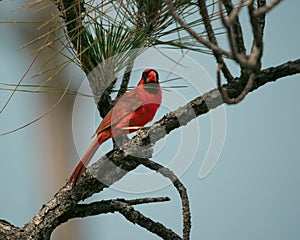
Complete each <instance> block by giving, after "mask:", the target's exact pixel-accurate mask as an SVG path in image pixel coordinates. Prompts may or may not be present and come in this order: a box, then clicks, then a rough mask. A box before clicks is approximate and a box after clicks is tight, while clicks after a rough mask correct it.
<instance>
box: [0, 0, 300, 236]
mask: <svg viewBox="0 0 300 240" xmlns="http://www.w3.org/2000/svg"><path fill="white" fill-rule="evenodd" d="M13 4H14V6H16V5H15V4H16V3H11V2H3V1H2V2H1V3H0V5H1V7H0V16H1V18H0V20H1V21H3V20H7V19H9V20H17V19H20V18H21V17H20V15H21V16H25V17H24V18H23V20H24V19H28V18H29V17H28V16H27V17H26V14H28V12H27V11H30V10H26V9H23V10H20V11H21V14H18V13H16V12H11V11H8V10H7V9H10V10H11V9H13V8H14V7H12V6H13ZM299 7H300V3H299V1H283V2H282V3H281V4H280V5H279V6H278V7H277V8H276V9H274V10H273V11H272V12H271V13H270V15H268V17H267V22H266V28H265V49H264V56H263V68H266V67H270V66H275V65H279V64H281V63H284V62H286V61H288V60H295V59H297V58H299V56H300V48H299V46H298V44H299V40H300V36H299V31H298V28H299V27H298V23H299V20H300V19H299V14H298V9H299ZM22 14H24V15H22ZM21 19H22V18H21ZM29 29H30V25H26V24H12V23H9V24H8V23H1V24H0V31H1V32H2V33H4V32H5V34H2V36H1V38H0V43H1V44H0V52H1V54H0V63H1V64H0V70H1V79H0V82H1V83H3V82H6V83H16V82H17V81H18V80H19V79H20V77H21V76H22V75H23V74H24V72H25V71H26V69H27V67H28V65H29V64H30V61H31V60H30V59H32V57H33V56H32V55H30V50H28V49H23V50H20V51H16V49H17V48H18V47H20V46H21V45H22V44H24V43H26V42H27V41H28V39H26V38H24V35H25V32H26V31H29ZM189 56H190V57H192V58H193V59H194V60H195V61H197V64H200V65H201V66H202V68H203V71H204V72H206V73H207V76H206V77H205V81H206V80H208V79H209V78H211V79H214V78H215V71H216V65H215V61H214V60H213V59H212V57H210V56H207V55H196V54H190V55H189ZM156 61H158V59H153V63H151V59H150V63H149V64H151V65H155V64H156V63H155V62H156ZM140 67H141V68H142V67H143V66H140ZM145 67H148V66H145ZM35 71H37V69H33V70H32V71H31V75H30V76H32V75H33V74H34V72H35ZM70 71H71V70H70ZM162 75H163V74H162ZM138 77H139V74H137V77H136V78H138ZM42 80H43V79H42ZM26 81H28V82H33V81H36V80H35V79H34V80H32V79H30V78H27V79H26ZM136 81H137V79H136V80H133V81H132V84H133V85H134V84H136ZM209 81H210V80H209ZM193 84H194V85H197V81H195V82H192V83H191V85H193ZM299 88H300V82H299V76H292V77H286V78H284V79H280V80H278V81H277V82H275V83H269V84H267V85H265V86H263V87H262V88H260V89H258V90H257V91H255V92H253V93H251V94H249V95H248V96H247V97H246V99H245V100H244V101H243V102H242V103H240V104H238V105H236V106H225V107H224V109H225V113H226V125H225V126H226V136H225V138H224V147H223V149H222V152H221V155H220V158H219V160H218V162H217V164H216V167H215V168H214V169H213V170H212V171H211V173H210V174H209V175H208V176H207V177H206V178H204V179H200V178H199V169H200V166H201V164H202V161H203V159H204V158H205V154H206V152H207V149H208V148H209V141H210V138H211V137H212V136H211V133H212V132H213V130H212V127H213V126H212V120H211V119H212V114H213V113H211V114H206V115H205V116H201V117H200V118H199V119H197V120H195V121H193V122H192V123H191V125H189V126H187V127H183V128H182V129H180V130H178V131H175V132H174V133H172V134H171V135H170V136H169V137H168V138H167V140H166V142H163V143H159V144H158V145H159V146H160V144H161V145H162V146H163V147H165V148H166V149H169V150H168V151H170V152H168V151H166V150H165V152H164V151H160V149H159V147H158V150H157V151H158V156H157V158H154V160H155V161H158V162H161V163H164V161H167V163H169V162H168V160H166V157H165V156H166V155H167V154H168V153H170V154H173V152H172V147H174V146H175V145H176V146H177V145H179V146H180V149H181V148H184V146H188V145H192V144H193V141H194V140H195V139H196V141H197V142H199V144H200V145H199V146H198V148H197V149H196V150H195V156H193V159H192V160H193V161H192V162H191V164H190V166H189V167H188V169H187V170H186V171H185V172H184V173H183V174H182V175H181V180H182V181H183V183H184V184H185V186H186V187H187V189H188V193H189V196H190V199H191V209H192V227H193V228H192V239H205V240H216V239H245V240H247V239H273V240H276V239H278V240H279V239H299V237H300V228H299V226H300V207H299V202H300V190H299V182H300V177H299V176H300V174H299V171H300V161H299V137H300V129H299V126H298V124H299V122H300V110H299V105H298V103H299V100H298V89H299ZM201 90H202V89H200V91H201ZM186 91H187V90H185V89H182V90H179V93H178V94H179V95H180V96H182V95H184V97H183V98H182V99H181V101H182V102H180V104H183V102H184V101H185V100H186V101H188V100H189V99H192V97H193V96H194V95H196V94H197V91H198V90H197V91H193V89H192V87H190V91H189V92H186ZM202 91H205V90H202ZM8 94H9V92H7V91H2V90H1V91H0V104H1V106H2V104H3V103H4V99H6V98H7V97H8ZM174 95H175V96H177V95H176V94H175V93H174ZM164 96H165V99H168V96H169V97H170V99H171V97H172V96H171V95H168V93H164ZM166 101H167V100H166ZM66 102H67V103H65V104H67V105H68V104H69V105H68V106H70V112H71V114H72V111H73V114H74V110H73V105H72V104H71V103H70V102H72V97H68V99H67V100H66ZM89 104H90V103H89ZM90 106H91V109H87V110H85V111H87V112H83V113H82V115H85V116H86V117H87V118H89V114H88V113H90V112H91V114H95V111H96V110H95V109H94V107H93V104H92V103H91V104H90ZM167 107H170V106H169V105H167V104H166V107H165V108H162V109H161V110H160V112H159V113H158V116H157V119H159V118H160V117H162V116H163V114H164V113H165V112H166V111H167ZM43 111H45V105H44V100H42V96H31V95H29V94H20V93H18V94H16V95H15V97H14V98H13V99H12V101H11V102H10V104H9V105H8V107H7V108H6V109H5V111H3V112H2V113H1V114H0V126H1V129H0V130H1V133H2V132H4V131H8V130H11V129H14V128H15V127H18V126H20V125H21V124H24V123H26V122H28V121H30V120H32V119H33V118H34V117H35V116H37V115H38V114H40V113H41V112H43ZM61 114H62V113H61V111H60V110H59V109H58V110H55V111H53V112H52V113H51V117H50V116H49V117H46V118H45V119H42V120H41V121H39V122H38V123H35V124H33V125H31V126H29V127H27V128H25V129H23V130H21V131H19V132H16V133H14V134H11V135H7V136H3V137H0V152H1V156H2V158H1V159H2V161H1V166H2V167H1V169H3V171H2V174H1V177H0V179H1V180H0V184H1V190H2V191H1V204H0V218H1V219H2V218H3V219H6V220H8V221H10V222H11V223H13V224H15V225H17V226H22V225H23V224H24V223H26V222H27V221H29V220H30V219H31V217H32V216H33V215H34V214H35V213H36V212H37V211H38V210H39V209H40V207H41V206H42V204H44V203H45V202H46V201H47V200H48V199H49V198H51V196H52V195H53V194H54V193H55V192H56V191H57V189H58V188H59V187H60V186H62V185H63V184H64V183H65V179H67V177H68V175H69V173H70V172H71V170H72V168H73V166H74V165H75V163H76V161H78V159H79V157H80V156H81V155H82V154H81V152H80V151H81V150H79V149H78V148H77V150H78V151H79V153H78V152H76V151H75V147H74V142H76V140H74V139H73V138H72V137H69V138H67V139H61V138H60V137H59V134H57V135H56V134H54V133H53V136H54V137H53V136H52V137H51V139H52V140H51V141H52V142H51V143H49V142H48V141H49V138H50V136H49V135H47V134H49V132H50V133H51V131H52V130H51V129H50V131H49V129H48V131H45V130H44V129H45V128H47V127H48V126H49V121H53V119H58V120H57V121H58V123H59V122H60V121H59V119H60V118H61ZM92 117H93V116H92ZM93 121H96V122H97V121H99V119H97V118H96V119H95V120H94V118H93ZM64 123H65V124H66V126H65V127H64V128H63V129H65V130H66V131H68V132H70V133H69V134H70V135H71V131H72V127H71V126H72V117H69V118H67V119H65V121H64ZM92 123H93V122H92ZM95 127H96V126H93V125H92V124H91V126H85V128H84V129H86V130H83V131H84V132H86V135H87V136H90V135H91V134H89V132H91V131H93V129H94V128H95ZM196 130H197V131H199V132H200V135H199V136H200V138H199V139H198V138H197V136H198V135H193V133H194V132H195V131H196ZM53 131H54V130H53ZM197 133H198V132H197ZM51 134H52V133H51ZM185 134H187V135H188V136H190V138H189V139H188V140H186V138H185ZM55 136H56V137H55ZM84 138H85V139H87V141H86V142H85V140H84V139H82V140H81V141H83V142H85V143H83V144H86V146H87V145H88V143H89V142H88V141H90V139H89V138H88V137H85V136H84ZM172 138H174V139H175V140H173V141H174V143H173V142H171V139H172ZM176 139H177V140H176ZM178 139H179V140H178ZM53 141H54V143H53ZM63 141H68V144H67V145H70V147H69V148H70V149H71V150H72V153H70V155H69V156H71V157H70V160H69V162H68V163H62V165H61V168H60V166H59V165H55V167H54V166H53V165H52V164H51V161H53V159H52V157H51V154H50V153H49V149H48V147H49V148H50V145H51V144H57V149H60V148H59V145H61V144H62V142H63ZM189 141H191V142H189ZM48 145H49V146H48ZM51 146H52V145H51ZM54 146H55V145H54ZM76 147H77V146H76ZM79 148H83V149H84V146H82V147H81V146H79ZM109 148H110V145H109V143H108V144H106V145H105V146H103V147H102V148H101V151H103V152H105V151H106V150H108V149H109ZM54 149H56V148H54ZM59 151H62V152H63V154H65V152H64V149H60V150H59ZM82 151H84V150H82ZM159 153H161V156H159ZM163 154H165V155H163ZM181 159H182V161H186V160H185V159H184V157H181ZM58 172H59V173H58ZM145 172H146V170H145V169H143V168H139V169H138V170H137V174H138V173H145ZM153 176H154V178H155V180H153V181H158V182H160V181H163V179H162V178H161V177H160V176H156V174H153ZM126 181H129V182H130V179H126V178H125V179H124V183H126ZM138 182H141V183H139V184H137V185H136V186H130V189H131V190H130V191H125V190H122V188H121V189H120V186H121V187H122V183H119V185H116V186H113V187H112V189H108V190H105V191H104V192H103V193H101V194H97V195H96V196H95V197H93V200H100V199H108V198H113V197H124V198H129V199H130V198H138V197H144V196H170V197H171V198H172V201H171V202H170V203H162V204H152V205H147V206H138V207H136V208H137V209H139V210H141V211H142V212H143V213H144V214H145V215H147V216H151V217H153V218H154V219H157V220H158V221H161V222H163V223H165V225H166V226H168V227H170V228H172V229H174V230H175V231H176V232H177V233H180V231H181V230H180V229H181V216H180V202H179V198H178V195H177V193H176V192H175V190H174V189H173V187H172V186H171V185H167V186H165V187H164V188H161V189H159V188H158V189H154V190H153V189H152V190H151V191H150V190H149V191H147V192H146V193H142V192H141V189H143V185H142V183H144V182H143V181H141V180H139V181H138ZM146 184H147V183H146ZM90 201H91V200H90ZM70 224H71V225H72V224H76V226H78V229H79V233H78V236H79V239H83V238H84V239H88V240H92V239H100V236H101V239H119V238H120V236H122V237H123V238H124V239H132V238H134V239H138V238H139V239H150V240H152V239H158V238H157V237H156V236H155V235H152V234H150V233H148V232H146V231H145V230H144V229H142V228H140V227H138V226H135V225H133V224H132V223H129V222H127V221H125V220H124V218H123V217H122V216H121V215H119V214H108V215H102V216H97V217H91V218H87V219H83V220H82V219H79V220H73V221H71V223H70ZM116 226H117V228H118V231H116V230H115V229H116ZM63 227H64V226H62V228H63ZM57 236H58V235H56V233H55V234H54V236H53V239H55V240H58V237H57ZM80 236H81V237H80ZM83 236H84V237H83Z"/></svg>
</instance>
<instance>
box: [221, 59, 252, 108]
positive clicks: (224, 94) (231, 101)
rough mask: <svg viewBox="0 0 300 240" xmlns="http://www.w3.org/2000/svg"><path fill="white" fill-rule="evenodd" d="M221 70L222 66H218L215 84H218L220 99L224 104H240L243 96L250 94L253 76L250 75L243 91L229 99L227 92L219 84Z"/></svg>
mask: <svg viewBox="0 0 300 240" xmlns="http://www.w3.org/2000/svg"><path fill="white" fill-rule="evenodd" d="M221 68H222V65H220V64H219V65H218V69H217V84H218V89H219V91H220V93H221V96H222V99H223V101H224V102H225V103H227V104H237V103H239V102H241V101H242V100H243V99H244V98H245V96H246V95H247V94H248V93H249V92H250V90H251V88H252V85H253V81H254V74H253V73H252V74H250V76H249V79H248V81H247V84H246V86H245V88H244V89H243V91H242V92H241V93H240V94H239V95H238V96H237V97H236V98H233V99H231V98H229V97H228V94H227V91H226V90H225V89H224V87H222V83H221V74H220V70H221Z"/></svg>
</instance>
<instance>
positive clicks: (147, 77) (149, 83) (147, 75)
mask: <svg viewBox="0 0 300 240" xmlns="http://www.w3.org/2000/svg"><path fill="white" fill-rule="evenodd" d="M138 86H142V87H144V88H145V90H146V91H148V92H150V93H157V91H158V88H160V86H159V75H158V72H157V71H156V70H154V69H152V68H148V69H146V70H144V71H143V73H142V78H141V80H140V82H139V84H138Z"/></svg>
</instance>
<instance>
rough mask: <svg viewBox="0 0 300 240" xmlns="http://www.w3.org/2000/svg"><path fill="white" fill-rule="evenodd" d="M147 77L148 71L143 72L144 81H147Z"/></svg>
mask: <svg viewBox="0 0 300 240" xmlns="http://www.w3.org/2000/svg"><path fill="white" fill-rule="evenodd" d="M147 77H148V72H143V74H142V78H143V79H144V81H147Z"/></svg>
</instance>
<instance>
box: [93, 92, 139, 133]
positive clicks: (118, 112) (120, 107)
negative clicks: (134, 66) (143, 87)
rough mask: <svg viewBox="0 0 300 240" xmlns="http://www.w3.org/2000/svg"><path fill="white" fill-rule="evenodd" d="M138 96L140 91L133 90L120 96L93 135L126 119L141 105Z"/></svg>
mask: <svg viewBox="0 0 300 240" xmlns="http://www.w3.org/2000/svg"><path fill="white" fill-rule="evenodd" d="M139 94H140V89H139V88H135V89H133V90H131V91H130V92H126V93H125V94H124V95H123V96H121V97H120V99H118V100H117V103H116V104H115V106H114V107H113V108H112V109H111V110H110V111H109V112H108V113H107V115H106V116H105V118H104V119H103V121H102V122H101V123H100V125H99V127H98V128H97V130H96V132H95V134H99V133H100V132H102V131H103V130H105V129H107V128H109V127H111V126H113V125H116V124H117V123H119V122H120V121H121V120H124V119H125V118H126V117H130V114H131V113H133V112H134V111H135V110H136V109H138V108H139V107H141V106H142V105H143V102H142V100H141V98H140V96H139ZM128 121H129V119H128Z"/></svg>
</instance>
